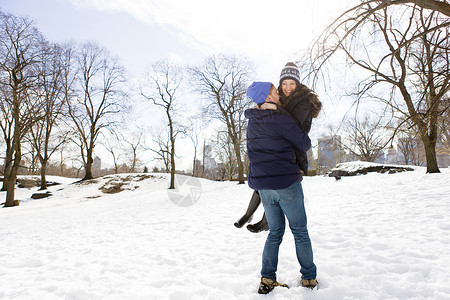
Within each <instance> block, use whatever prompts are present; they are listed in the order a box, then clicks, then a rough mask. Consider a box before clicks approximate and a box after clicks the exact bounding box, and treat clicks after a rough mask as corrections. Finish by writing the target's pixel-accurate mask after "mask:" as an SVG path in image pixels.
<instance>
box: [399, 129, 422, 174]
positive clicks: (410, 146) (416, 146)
mask: <svg viewBox="0 0 450 300" xmlns="http://www.w3.org/2000/svg"><path fill="white" fill-rule="evenodd" d="M397 148H398V151H399V152H400V153H401V154H402V155H403V162H404V163H405V164H406V165H415V166H421V165H423V164H424V162H425V154H424V151H423V147H422V145H421V143H420V138H419V137H418V136H417V134H416V133H415V132H408V131H402V132H401V133H400V134H399V135H398V142H397Z"/></svg>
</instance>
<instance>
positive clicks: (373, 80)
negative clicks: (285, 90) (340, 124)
mask: <svg viewBox="0 0 450 300" xmlns="http://www.w3.org/2000/svg"><path fill="white" fill-rule="evenodd" d="M392 2H396V3H397V4H400V3H405V2H410V3H412V2H413V3H416V2H417V3H421V4H422V5H423V7H428V6H427V5H428V4H430V5H431V4H433V5H438V6H439V5H440V3H438V2H440V1H363V2H362V3H361V4H360V5H357V6H355V7H353V8H351V9H350V10H348V11H346V12H345V13H344V14H342V15H341V16H340V17H339V18H338V19H337V20H336V21H334V22H333V23H332V24H331V25H330V26H329V27H328V28H327V29H326V30H325V31H324V33H323V34H322V35H321V36H320V37H319V39H318V40H317V42H316V43H315V44H314V45H313V46H312V47H311V51H310V53H309V56H310V57H311V59H312V61H311V62H310V65H311V72H312V73H311V75H310V76H311V77H312V78H313V79H314V80H317V78H319V74H320V73H321V72H323V71H325V69H326V66H327V64H328V63H329V62H330V61H331V58H332V57H333V56H334V55H335V54H336V53H338V52H339V53H343V54H344V55H345V57H346V58H347V60H348V64H349V66H350V67H356V68H357V69H359V70H360V71H362V72H363V73H364V74H366V75H367V77H366V79H365V80H363V81H362V82H361V83H360V84H359V85H358V91H357V93H356V96H357V99H358V101H362V100H363V99H365V98H370V99H372V100H373V99H377V100H378V102H379V103H380V104H383V105H385V106H387V107H388V108H390V110H391V111H392V114H393V115H394V116H396V117H398V118H400V119H401V120H403V121H405V122H410V123H411V124H413V125H414V127H415V130H417V132H418V133H419V135H420V138H421V141H422V143H423V145H424V148H425V154H426V160H427V172H428V173H435V172H439V167H438V164H437V158H436V141H437V140H438V130H437V120H438V116H439V115H442V114H443V111H442V106H441V105H440V103H441V102H442V100H443V99H444V97H445V95H446V94H447V93H448V91H449V89H450V82H449V81H450V74H449V61H450V60H449V47H450V45H449V25H450V22H449V20H448V18H442V17H441V15H440V13H438V12H437V11H440V10H437V11H433V10H432V11H429V10H426V9H424V8H423V7H420V6H417V5H412V4H408V5H388V4H389V3H392ZM426 4H427V5H426ZM442 6H443V7H448V4H443V5H442ZM368 37H370V38H368ZM446 109H448V108H446Z"/></svg>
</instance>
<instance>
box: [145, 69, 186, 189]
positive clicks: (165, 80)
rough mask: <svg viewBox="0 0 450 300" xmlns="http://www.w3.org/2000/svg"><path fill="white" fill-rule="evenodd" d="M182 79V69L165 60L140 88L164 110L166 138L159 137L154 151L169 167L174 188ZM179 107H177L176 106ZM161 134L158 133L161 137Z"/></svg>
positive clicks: (171, 184)
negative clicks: (179, 92)
mask: <svg viewBox="0 0 450 300" xmlns="http://www.w3.org/2000/svg"><path fill="white" fill-rule="evenodd" d="M182 80H183V77H182V70H181V68H180V67H178V66H177V65H175V64H173V63H170V62H169V61H167V60H161V61H158V62H156V63H155V64H154V65H153V66H152V69H151V70H150V72H149V74H148V78H147V84H146V86H143V87H142V88H141V95H142V96H143V97H145V98H146V99H147V100H150V101H151V102H152V103H153V104H154V105H156V106H157V107H160V108H161V109H162V110H164V114H165V116H166V118H167V119H166V124H167V127H168V133H167V139H166V140H165V141H164V140H163V139H160V140H159V142H158V144H159V150H156V151H155V152H156V153H157V154H158V155H159V156H160V157H161V158H163V160H164V162H165V165H166V168H167V167H170V186H169V189H175V171H176V170H175V167H176V165H175V157H176V155H175V142H176V139H177V136H178V135H179V134H180V133H184V132H185V130H184V128H183V126H180V124H179V123H177V120H176V115H177V103H178V102H179V99H178V98H177V97H178V93H177V92H178V88H179V87H180V84H181V82H182ZM178 109H179V108H178ZM161 136H162V135H159V137H161Z"/></svg>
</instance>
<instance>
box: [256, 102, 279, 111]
mask: <svg viewBox="0 0 450 300" xmlns="http://www.w3.org/2000/svg"><path fill="white" fill-rule="evenodd" d="M260 109H263V110H266V109H271V110H277V106H276V105H275V104H273V103H267V102H265V103H263V104H262V105H261V107H260Z"/></svg>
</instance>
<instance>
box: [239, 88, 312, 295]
mask: <svg viewBox="0 0 450 300" xmlns="http://www.w3.org/2000/svg"><path fill="white" fill-rule="evenodd" d="M247 96H248V97H249V98H250V99H252V100H253V101H254V102H255V103H257V104H258V105H259V106H260V105H262V104H263V103H265V102H272V103H275V104H277V105H279V104H280V97H279V95H278V93H277V90H276V88H275V87H274V86H273V85H272V84H271V83H270V82H253V84H252V85H251V86H250V87H249V88H248V89H247ZM245 117H246V118H247V119H248V120H249V121H248V128H247V150H248V156H249V159H250V168H249V176H248V185H249V186H250V188H252V189H254V190H258V191H259V194H260V196H261V201H262V203H263V205H264V211H265V214H266V217H267V221H268V224H269V235H268V236H267V240H266V244H265V246H264V251H263V255H262V268H261V283H260V286H259V289H258V293H260V294H267V293H269V292H271V291H272V290H273V289H274V287H276V286H284V287H287V285H285V284H281V283H278V282H277V280H276V271H277V265H278V250H279V247H280V244H281V241H282V239H283V235H284V231H285V216H286V217H287V219H288V221H289V227H290V229H291V232H292V234H293V235H294V239H295V249H296V254H297V259H298V262H299V263H300V266H301V268H300V273H301V274H302V280H301V285H302V286H304V287H308V288H314V287H315V286H316V285H317V281H316V266H315V264H314V262H313V252H312V247H311V240H310V238H309V235H308V229H307V220H306V212H305V207H304V197H303V190H302V185H301V180H302V175H301V172H300V168H299V167H298V165H297V163H296V158H295V153H294V147H295V148H297V149H298V150H300V151H305V152H306V151H308V150H309V149H310V148H311V140H310V139H309V137H308V135H307V134H306V133H303V132H302V131H301V130H300V128H299V127H298V126H297V124H296V123H295V121H294V120H293V119H292V118H290V117H288V116H286V115H282V114H278V113H277V112H276V111H273V110H259V109H257V108H253V109H248V110H246V111H245Z"/></svg>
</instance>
